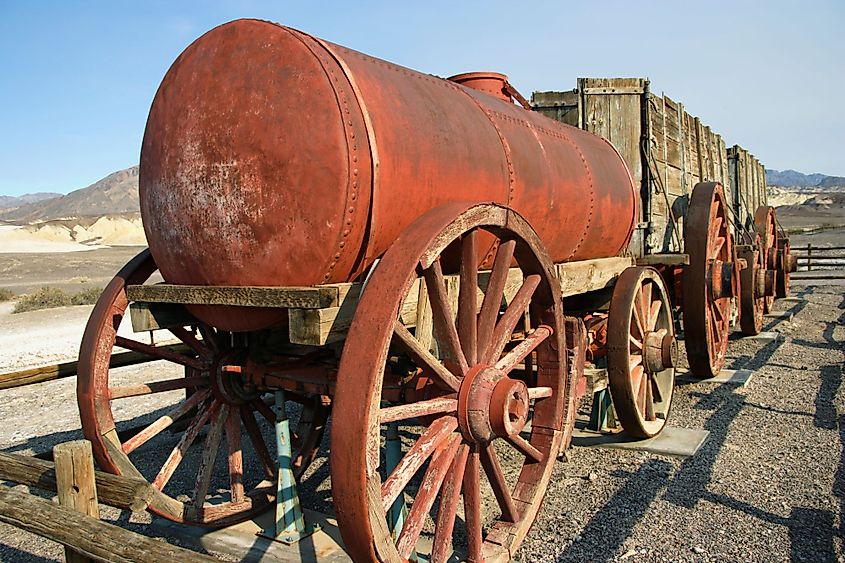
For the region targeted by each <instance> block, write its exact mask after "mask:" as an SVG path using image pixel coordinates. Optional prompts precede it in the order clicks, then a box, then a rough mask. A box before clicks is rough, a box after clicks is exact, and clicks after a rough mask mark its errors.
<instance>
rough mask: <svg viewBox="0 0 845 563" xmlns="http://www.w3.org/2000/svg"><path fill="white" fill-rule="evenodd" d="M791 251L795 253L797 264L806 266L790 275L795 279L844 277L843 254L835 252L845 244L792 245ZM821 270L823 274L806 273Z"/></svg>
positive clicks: (844, 247) (835, 278)
mask: <svg viewBox="0 0 845 563" xmlns="http://www.w3.org/2000/svg"><path fill="white" fill-rule="evenodd" d="M790 250H791V252H792V253H793V254H795V255H796V258H797V260H798V264H799V265H801V266H806V268H807V269H806V270H801V271H799V272H795V273H793V274H792V275H791V277H792V279H795V280H838V279H845V254H835V253H834V252H836V251H843V250H845V246H813V245H812V244H810V243H808V244H807V246H795V247H792V248H791V249H790ZM813 271H816V272H818V271H823V272H824V273H823V274H808V273H807V272H813Z"/></svg>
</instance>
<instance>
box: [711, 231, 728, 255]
mask: <svg viewBox="0 0 845 563" xmlns="http://www.w3.org/2000/svg"><path fill="white" fill-rule="evenodd" d="M724 246H725V237H722V236H719V237H716V240H715V242H714V243H713V251H712V252H711V253H710V259H712V260H715V259H716V258H718V257H719V253H720V252H721V251H722V248H724Z"/></svg>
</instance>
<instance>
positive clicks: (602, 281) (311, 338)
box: [127, 257, 635, 346]
mask: <svg viewBox="0 0 845 563" xmlns="http://www.w3.org/2000/svg"><path fill="white" fill-rule="evenodd" d="M634 264H635V260H634V258H631V257H613V258H601V259H597V260H583V261H578V262H568V263H562V264H556V265H555V269H556V273H557V277H558V279H559V280H560V285H561V294H562V296H563V297H568V296H572V295H579V294H582V293H585V292H589V291H596V290H600V289H604V288H606V287H609V286H611V285H612V284H613V282H614V280H616V278H618V277H619V275H620V274H621V273H622V272H623V271H624V270H625V269H626V268H628V267H630V266H633V265H634ZM487 276H489V272H488V273H484V272H482V273H480V274H479V285H481V287H482V288H483V287H484V285H485V283H486V278H487ZM458 283H459V276H458V275H450V276H446V284H447V289H448V290H449V294H450V297H451V298H452V299H454V300H457V297H458V291H457V287H458ZM521 283H522V278H521V276H520V271H519V270H518V269H516V268H512V269H511V271H510V274H509V276H508V283H507V285H506V287H505V301H506V302H509V301H510V299H511V298H512V297H513V295H514V294H515V292H516V291H517V289H518V288H519V286H520V285H521ZM362 286H363V284H361V283H337V284H326V285H315V286H306V287H220V286H216V287H212V286H191V285H175V284H165V283H160V284H153V285H134V286H129V287H127V296H128V297H129V299H130V300H131V301H134V303H133V304H132V307H131V316H132V325H133V328H134V330H135V331H136V332H143V331H148V330H158V329H162V328H168V327H173V326H183V325H186V324H190V321H191V317H190V316H189V314H188V312H187V311H186V310H185V309H184V308H183V307H182V305H228V306H239V307H274V308H285V309H288V310H289V320H290V322H289V325H288V331H289V337H290V342H291V343H293V344H302V345H308V346H323V345H325V344H331V343H333V342H339V341H341V340H343V339H344V338H345V336H346V332H347V330H348V329H349V326H350V324H351V323H352V318H353V317H354V314H355V306H356V304H357V302H358V298H359V296H360V294H361V288H362ZM425 291H426V288H425V281H424V280H422V278H420V279H417V281H416V282H415V285H414V288H413V289H412V291H411V292H410V294H409V296H408V298H407V299H406V300H405V302H404V305H403V308H402V320H403V322H404V324H405V325H406V326H408V327H411V326H425V327H426V328H427V329H428V330H429V331H430V330H431V311H430V310H428V309H427V308H425V307H423V308H418V307H417V304H418V303H427V300H426V299H424V298H422V299H421V298H420V297H424V293H423V292H425ZM479 302H480V301H479ZM453 309H456V306H455V305H454V304H453Z"/></svg>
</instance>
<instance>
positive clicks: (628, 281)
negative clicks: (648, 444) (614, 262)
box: [607, 267, 678, 438]
mask: <svg viewBox="0 0 845 563" xmlns="http://www.w3.org/2000/svg"><path fill="white" fill-rule="evenodd" d="M677 358H678V346H677V343H676V341H675V327H674V322H673V319H672V306H671V303H670V302H669V297H668V295H667V291H666V287H665V285H664V284H663V279H662V278H661V277H660V274H659V273H657V271H656V270H655V269H653V268H640V267H635V268H628V269H627V270H625V271H624V272H622V275H621V276H619V280H618V281H617V282H616V286H615V287H614V289H613V298H612V299H611V301H610V314H609V316H608V327H607V366H608V378H609V386H610V394H611V396H612V397H613V407H614V409H615V410H616V415H617V416H618V418H619V422H621V423H622V428H623V429H624V430H625V432H626V433H627V434H629V435H630V436H633V437H635V438H651V437H653V436H656V435H657V434H658V433H659V432H660V431H661V430H663V427H664V426H665V425H666V420H667V419H668V418H669V409H670V407H671V404H672V392H673V390H674V387H675V364H676V363H677Z"/></svg>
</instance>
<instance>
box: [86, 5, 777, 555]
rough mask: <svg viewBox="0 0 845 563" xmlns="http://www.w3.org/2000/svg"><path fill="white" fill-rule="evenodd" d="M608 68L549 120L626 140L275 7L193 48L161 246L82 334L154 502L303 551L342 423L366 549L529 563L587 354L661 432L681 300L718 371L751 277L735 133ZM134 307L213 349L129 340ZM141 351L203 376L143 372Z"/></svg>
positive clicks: (164, 182) (624, 411) (335, 459)
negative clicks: (528, 544)
mask: <svg viewBox="0 0 845 563" xmlns="http://www.w3.org/2000/svg"><path fill="white" fill-rule="evenodd" d="M279 69H280V70H279ZM221 77H225V78H226V79H225V80H224V79H221ZM579 84H580V86H579V88H580V91H577V92H575V93H574V95H573V94H572V93H567V94H561V95H560V96H558V98H559V99H560V104H559V105H554V104H558V102H554V104H552V103H551V102H548V104H547V106H548V107H545V108H544V107H543V105H542V104H540V103H539V100H540V99H541V96H540V95H535V103H536V105H537V108H535V109H539V110H542V111H543V112H552V113H553V114H554V115H553V117H558V118H560V119H562V120H564V121H566V120H570V122H571V123H576V124H577V125H580V126H581V127H582V128H586V129H588V130H595V131H599V129H600V128H605V129H606V131H605V133H604V136H605V137H606V138H609V139H610V141H611V143H612V144H613V146H611V145H609V144H608V143H607V142H606V141H604V140H602V139H601V138H599V137H597V136H595V135H591V134H588V133H585V132H584V131H581V130H578V129H575V128H571V127H564V126H563V125H561V124H559V123H555V122H554V121H552V120H548V119H545V118H544V117H543V116H541V115H538V114H537V113H536V112H533V111H530V109H531V108H530V107H529V105H528V103H527V102H526V101H525V100H524V98H522V96H520V95H519V94H518V93H517V92H516V91H515V90H514V89H513V87H512V86H511V85H510V84H509V82H508V81H507V77H505V76H504V75H500V74H496V73H469V74H464V75H458V76H455V77H452V78H451V79H450V80H441V79H437V78H435V77H432V76H430V75H424V74H421V73H417V72H414V71H411V70H408V69H404V68H401V67H398V66H396V65H391V64H390V63H386V62H384V61H379V60H377V59H373V58H372V57H368V56H366V55H363V54H361V53H357V52H354V51H351V50H348V49H345V48H343V47H340V46H337V45H334V44H331V43H328V42H325V41H323V40H321V39H319V38H315V37H313V36H310V35H307V34H305V33H302V32H299V31H297V30H292V29H290V28H284V27H282V26H279V25H276V24H271V23H268V22H259V21H255V20H241V21H237V22H232V23H230V24H226V25H224V26H221V27H220V28H217V29H216V30H213V31H211V32H209V33H208V34H206V35H204V36H203V37H202V38H200V39H199V40H198V41H197V42H195V43H194V44H192V45H191V46H190V47H189V48H188V49H187V50H186V51H185V53H183V55H182V56H180V58H179V59H178V60H177V62H176V63H174V67H173V68H172V69H171V71H169V72H168V75H167V76H166V77H165V80H164V81H163V83H162V86H161V87H160V89H159V93H158V94H157V96H156V100H155V101H154V103H153V108H152V109H151V112H150V117H149V120H148V124H147V131H146V133H145V138H144V143H143V148H142V158H141V170H140V183H141V206H142V216H143V217H144V222H145V229H146V230H147V235H148V241H149V243H150V250H149V251H144V252H142V253H141V254H140V255H139V256H137V257H136V258H135V259H133V260H132V261H131V262H130V263H129V264H127V265H126V266H125V267H124V268H123V270H122V271H121V272H119V273H118V275H117V276H116V277H115V278H114V280H113V281H112V282H111V283H110V284H109V286H108V287H107V288H106V289H105V291H104V293H103V295H102V297H101V298H100V300H99V301H98V303H97V305H96V307H95V309H94V311H93V313H92V316H91V319H90V320H89V323H88V326H87V328H86V331H85V335H84V337H83V342H82V347H81V351H80V359H79V381H78V403H79V409H80V415H81V418H82V423H83V430H84V432H85V436H86V438H88V439H89V440H90V441H91V443H92V447H93V452H94V455H95V457H96V459H97V461H98V462H99V464H100V465H101V466H102V467H103V468H104V469H105V470H108V471H110V472H113V473H117V474H122V475H127V476H132V477H137V478H143V479H146V480H147V481H149V482H150V483H151V484H152V486H153V488H154V489H155V491H156V493H155V494H154V495H153V498H152V500H151V502H150V504H149V507H150V510H152V511H153V512H155V513H157V514H159V515H161V516H164V517H166V518H170V519H172V520H175V521H179V522H185V523H189V524H196V525H206V526H220V525H224V524H226V523H230V522H236V521H239V520H243V519H245V518H248V517H250V516H252V515H254V514H255V513H257V512H259V511H262V510H265V509H268V508H270V507H271V506H273V505H274V504H275V507H276V526H275V527H274V529H273V530H270V531H268V532H269V533H270V534H271V535H273V536H275V537H278V538H279V539H281V540H282V541H288V542H295V541H297V539H299V538H301V537H302V536H303V535H305V534H307V533H309V530H308V526H307V525H306V523H305V522H304V520H303V517H302V511H301V508H300V506H299V495H298V494H297V490H298V487H299V486H300V485H301V482H299V483H298V479H300V478H301V476H302V475H303V474H304V473H305V472H306V471H307V470H308V468H309V466H310V465H311V464H312V462H313V460H314V459H315V457H316V456H317V454H318V451H319V449H320V444H321V442H322V438H323V434H324V432H325V430H326V428H327V427H328V425H329V424H331V448H330V449H331V456H332V457H331V480H332V490H331V496H332V501H331V502H332V506H333V508H334V509H335V512H336V514H337V518H338V523H339V527H340V530H341V533H342V535H343V539H344V542H345V545H346V548H347V549H348V551H349V553H350V555H351V557H353V559H356V560H360V561H372V560H382V561H406V560H421V559H429V560H431V561H446V560H449V559H450V558H453V557H455V556H457V557H465V558H466V559H468V560H470V561H481V560H483V559H487V560H494V559H508V558H510V557H512V556H513V554H514V552H515V550H516V549H518V547H519V545H520V543H521V542H522V540H523V539H524V537H525V536H526V534H527V533H528V531H529V528H530V527H531V525H532V523H533V522H534V519H535V517H536V516H537V513H538V511H539V510H540V507H541V503H542V500H543V496H544V494H545V491H546V488H547V485H548V482H549V480H550V478H551V475H552V471H553V469H554V463H555V461H556V459H557V454H558V453H559V452H560V451H561V449H562V448H565V447H566V446H567V445H568V443H569V439H570V437H571V433H572V429H573V426H574V422H575V415H576V412H577V409H578V400H579V398H580V396H581V395H582V394H583V393H584V392H585V389H586V387H587V379H588V376H589V377H593V378H594V379H595V378H596V374H595V373H594V372H592V373H591V372H588V371H585V366H586V365H587V363H588V362H590V363H591V364H592V365H594V366H599V365H600V364H601V363H602V362H604V364H605V365H606V373H607V380H608V385H609V388H610V392H611V393H612V396H613V404H614V407H615V411H616V415H617V416H618V418H619V420H620V421H621V423H622V426H623V428H624V429H625V431H626V432H628V433H629V434H630V435H631V436H634V437H640V438H645V437H650V436H654V435H656V434H657V433H658V432H660V431H661V429H662V428H663V427H664V426H665V424H666V421H667V419H668V415H669V410H670V406H671V400H672V396H673V388H674V376H675V364H676V361H677V344H676V340H675V303H673V302H672V300H673V299H674V300H675V302H676V303H680V302H682V310H683V316H684V327H685V341H686V345H687V350H688V353H689V357H690V361H691V363H693V370H694V371H695V372H696V373H697V374H698V375H700V376H708V375H713V374H714V373H716V372H717V371H718V369H719V368H720V367H721V364H722V361H723V359H724V352H725V346H726V343H727V330H728V323H729V321H730V307H731V299H732V298H733V297H735V296H736V295H737V293H738V287H739V285H738V278H739V274H740V270H741V269H742V268H740V267H739V265H740V264H739V262H738V261H737V260H736V257H735V254H734V244H733V237H734V232H733V230H732V229H731V226H730V224H731V223H730V213H731V210H732V208H733V207H732V205H731V201H732V200H731V199H729V198H730V193H729V192H728V193H726V191H725V190H724V189H723V188H722V185H729V184H728V183H727V170H728V160H727V156H726V154H725V150H724V143H722V142H721V139H719V138H718V136H715V135H713V134H712V133H711V132H710V131H709V129H708V128H706V127H704V126H702V125H701V124H700V123H699V122H698V120H696V119H694V118H691V117H689V116H688V115H687V114H686V113H684V112H683V111H682V109H681V108H680V106H679V105H677V104H674V103H672V102H671V101H670V100H668V99H666V98H662V99H658V98H654V97H653V96H651V95H650V94H649V93H648V89H647V83H646V82H644V81H628V82H625V83H624V84H621V85H619V90H618V91H615V90H614V88H613V87H611V85H609V84H604V83H602V84H600V85H598V86H596V88H599V90H601V91H599V90H596V89H595V88H594V86H593V85H592V83H589V82H585V81H582V82H580V83H579ZM280 85H281V86H280ZM573 96H574V97H573ZM552 98H554V96H551V95H549V97H548V99H549V100H551V99H552ZM558 98H554V99H558ZM280 100H281V101H280ZM303 100H307V103H303ZM567 100H570V101H571V103H570V102H568V101H567ZM514 101H517V102H519V104H520V105H521V106H522V107H518V106H517V105H515V104H514ZM567 104H569V105H567ZM617 107H618V108H624V111H623V112H622V113H619V111H621V110H617V109H616V108H617ZM573 108H574V109H573ZM658 110H659V113H658ZM233 115H234V116H237V119H233V118H232V116H233ZM673 116H674V117H673ZM632 118H636V119H635V120H633V121H632V120H631V119H632ZM622 119H624V120H627V121H617V120H622ZM673 119H674V120H675V121H673ZM658 120H659V125H660V133H659V134H660V136H659V137H658V136H657V132H656V129H657V127H658ZM672 123H675V125H674V129H673V125H672ZM268 124H273V126H272V127H271V126H270V125H268ZM602 131H604V129H602ZM614 146H615V147H616V149H614V148H613V147H614ZM658 149H660V150H658ZM661 151H662V152H661ZM620 153H621V156H620ZM623 158H624V160H623ZM626 161H627V165H628V167H629V168H630V169H631V171H632V172H633V174H634V177H633V180H634V182H636V183H635V184H634V183H632V178H631V176H630V175H629V174H628V170H627V169H626V164H625V162H626ZM676 165H677V166H676ZM693 186H695V187H694V189H693ZM638 188H639V194H637V189H638ZM582 195H583V196H584V197H582ZM637 213H639V216H637ZM632 233H633V234H632ZM157 270H159V271H160V273H161V275H162V277H163V278H164V279H165V280H167V282H168V283H155V281H156V280H157V277H156V271H157ZM250 280H253V281H252V283H250ZM254 280H259V281H263V283H256V282H255V281H254ZM291 280H294V281H291ZM295 280H304V281H300V282H297V281H295ZM664 280H665V281H664ZM755 281H756V280H755ZM764 281H765V280H764ZM297 283H298V284H299V285H297ZM755 287H756V286H755ZM127 312H128V314H129V316H130V317H131V321H132V327H133V329H134V331H135V332H148V331H158V330H167V331H169V332H170V333H172V335H173V336H174V337H176V338H177V339H178V340H180V341H181V342H182V343H183V344H184V345H185V346H187V347H188V349H189V352H177V351H174V350H173V349H171V348H166V347H163V346H155V345H151V344H147V343H145V342H143V341H142V340H141V339H139V338H138V337H137V336H132V335H131V334H127V333H125V332H119V327H120V325H121V322H122V321H123V320H124V318H125V317H126V316H127ZM124 330H125V329H124ZM159 340H160V339H159ZM116 348H118V349H128V350H132V351H135V352H138V353H142V354H146V355H148V356H149V357H150V358H152V359H158V360H163V361H165V362H168V363H169V364H171V365H175V366H178V368H179V369H180V370H182V373H178V374H177V375H178V376H177V377H173V375H174V374H172V373H171V374H170V375H169V376H168V377H166V378H161V377H157V376H156V375H155V374H154V373H151V374H150V375H149V379H148V380H147V381H145V382H143V383H141V384H139V383H137V382H133V383H131V384H129V383H125V382H122V381H121V374H120V373H119V372H117V371H115V370H110V369H109V365H110V358H111V356H112V354H113V352H114V350H115V349H116ZM160 393H162V394H166V393H169V394H170V395H167V397H168V398H169V399H172V401H171V402H172V403H175V404H170V405H168V406H167V407H164V408H161V409H159V410H153V411H152V412H149V413H148V415H147V417H148V418H147V419H146V420H145V424H144V425H143V426H142V427H141V428H135V429H132V430H131V431H130V430H129V429H126V428H123V427H122V425H121V424H120V420H121V418H122V417H123V416H125V414H124V413H126V412H127V409H126V407H125V405H127V404H128V403H129V402H132V401H134V402H136V403H138V404H140V405H141V406H147V405H149V404H150V399H151V397H152V396H154V395H158V394H160ZM292 403H297V404H298V405H299V406H297V407H296V408H292ZM274 407H275V408H274ZM149 408H150V409H151V410H152V408H153V407H152V406H150V407H149ZM329 413H331V414H332V417H331V423H329ZM203 433H205V439H204V440H203V446H202V447H200V448H191V445H192V444H193V443H195V442H198V441H200V437H201V435H202V434H203ZM224 444H225V446H224ZM274 445H275V448H274V447H273V446H274ZM274 449H275V452H276V453H275V455H274V454H273V453H271V452H272V451H273V450H274ZM482 476H486V481H487V482H488V483H489V489H487V488H486V487H482V484H481V483H482V479H483V478H484V477H482ZM322 477H323V478H325V477H326V475H325V472H324V473H323V474H322ZM487 490H489V491H490V496H491V499H490V500H491V502H489V503H485V502H483V501H482V494H483V493H484V491H487ZM318 493H319V491H318ZM318 496H319V494H318ZM461 501H462V502H461ZM461 521H462V522H463V523H462V524H461V523H460V522H461ZM460 528H463V530H462V532H461V533H456V530H458V529H460Z"/></svg>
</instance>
